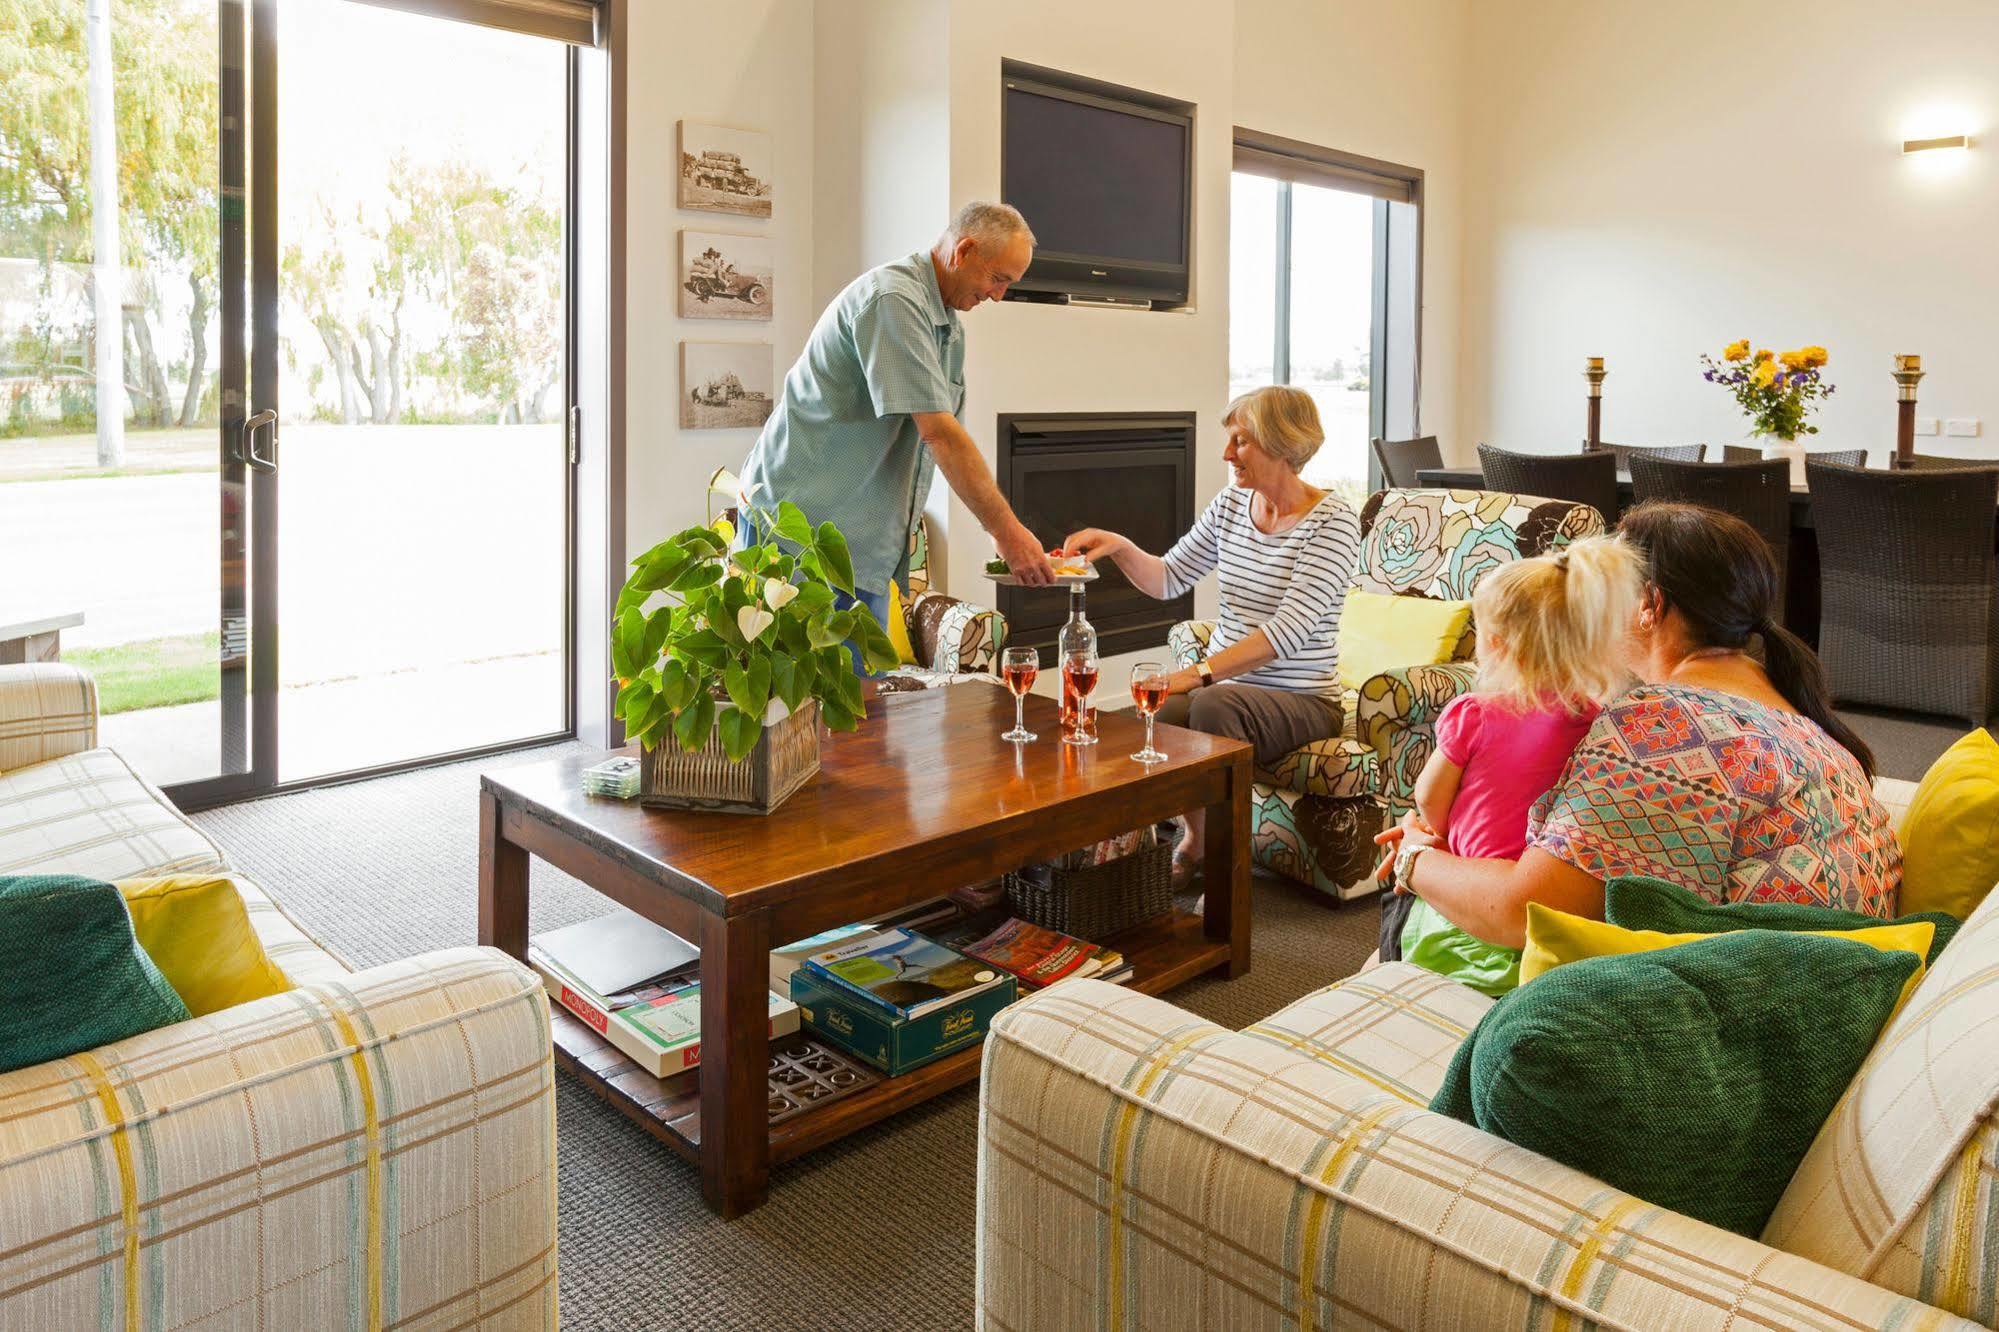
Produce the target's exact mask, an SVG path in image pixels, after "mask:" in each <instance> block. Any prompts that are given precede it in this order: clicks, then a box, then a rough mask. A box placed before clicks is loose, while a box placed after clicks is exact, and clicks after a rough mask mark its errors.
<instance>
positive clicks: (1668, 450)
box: [1583, 441, 1707, 472]
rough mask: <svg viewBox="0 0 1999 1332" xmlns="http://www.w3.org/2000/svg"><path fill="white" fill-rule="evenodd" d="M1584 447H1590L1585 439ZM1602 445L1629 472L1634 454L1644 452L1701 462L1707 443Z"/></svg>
mask: <svg viewBox="0 0 1999 1332" xmlns="http://www.w3.org/2000/svg"><path fill="white" fill-rule="evenodd" d="M1583 447H1585V448H1587V447H1589V445H1588V443H1587V441H1585V443H1584V446H1583ZM1601 447H1603V448H1606V449H1609V450H1610V451H1611V452H1612V453H1614V454H1616V455H1617V470H1618V471H1620V472H1628V471H1630V470H1631V458H1632V456H1633V455H1634V454H1640V453H1642V454H1644V455H1645V456H1646V457H1648V458H1672V459H1676V460H1677V461H1679V462H1699V461H1700V460H1701V450H1703V449H1705V448H1706V447H1707V445H1705V444H1660V445H1657V446H1652V445H1645V444H1611V443H1604V444H1603V445H1601Z"/></svg>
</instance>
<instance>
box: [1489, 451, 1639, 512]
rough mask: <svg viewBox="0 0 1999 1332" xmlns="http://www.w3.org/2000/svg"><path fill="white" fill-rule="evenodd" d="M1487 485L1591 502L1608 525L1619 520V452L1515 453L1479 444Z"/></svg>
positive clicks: (1504, 489)
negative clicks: (1617, 453)
mask: <svg viewBox="0 0 1999 1332" xmlns="http://www.w3.org/2000/svg"><path fill="white" fill-rule="evenodd" d="M1478 464H1479V468H1480V470H1481V471H1483V472H1484V474H1485V489H1487V490H1489V491H1500V492H1504V493H1511V494H1515V495H1537V496H1539V497H1540V498H1542V499H1556V500H1573V501H1575V502H1576V503H1578V504H1587V505H1589V506H1590V507H1591V508H1593V509H1595V510H1596V511H1597V513H1598V514H1599V515H1601V516H1602V518H1603V521H1604V523H1605V525H1609V524H1612V523H1614V522H1616V521H1617V455H1616V454H1614V453H1612V452H1610V451H1609V450H1608V449H1605V450H1603V451H1602V452H1599V453H1514V452H1511V451H1510V450H1507V449H1498V448H1494V447H1493V446H1492V445H1490V444H1481V445H1479V446H1478Z"/></svg>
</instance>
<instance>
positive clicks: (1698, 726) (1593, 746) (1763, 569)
mask: <svg viewBox="0 0 1999 1332" xmlns="http://www.w3.org/2000/svg"><path fill="white" fill-rule="evenodd" d="M1620 531H1621V533H1622V535H1623V537H1624V539H1625V540H1626V541H1628V542H1630V543H1631V544H1632V545H1634V546H1636V547H1637V549H1638V551H1639V553H1640V554H1641V555H1642V556H1643V557H1644V560H1645V565H1646V575H1645V586H1644V591H1643V594H1642V596H1641V598H1640V600H1639V604H1638V610H1637V613H1636V615H1635V616H1634V617H1633V621H1632V624H1631V628H1630V634H1629V637H1628V638H1627V640H1626V644H1625V661H1626V664H1627V665H1628V666H1629V668H1630V670H1631V672H1632V674H1633V675H1635V676H1636V677H1637V678H1638V680H1639V681H1640V682H1641V683H1639V684H1637V685H1635V686H1634V687H1633V688H1631V689H1630V690H1628V691H1627V692H1625V693H1624V694H1623V695H1622V696H1621V697H1620V698H1618V699H1617V700H1616V701H1615V702H1614V703H1612V704H1611V705H1610V706H1609V707H1607V708H1605V709H1604V711H1603V712H1602V713H1601V714H1599V715H1598V717H1597V719H1596V720H1595V722H1593V723H1592V724H1591V726H1590V729H1589V732H1588V734H1587V735H1585V736H1584V738H1583V741H1582V743H1581V744H1580V745H1578V746H1577V748H1576V751H1575V754H1574V756H1573V757H1571V759H1570V760H1569V763H1568V766H1567V768H1565V769H1564V771H1563V773H1562V776H1561V778H1560V780H1559V781H1558V782H1557V783H1556V785H1555V787H1554V789H1553V790H1551V791H1550V792H1548V794H1547V795H1545V796H1543V797H1542V798H1541V800H1540V801H1539V802H1538V803H1537V804H1536V806H1535V809H1534V813H1533V816H1532V817H1531V819H1530V820H1529V824H1528V834H1527V849H1526V851H1525V852H1523V853H1522V855H1521V856H1520V858H1519V859H1518V860H1479V859H1473V858H1469V857H1463V856H1453V855H1451V854H1450V853H1449V852H1448V851H1446V850H1445V849H1443V846H1442V844H1441V841H1440V839H1438V838H1437V837H1436V836H1435V835H1434V834H1432V833H1431V832H1430V831H1429V830H1428V829H1426V828H1425V827H1423V826H1422V823H1421V820H1420V819H1417V818H1414V817H1413V816H1412V817H1411V818H1407V819H1405V820H1404V822H1403V825H1402V826H1401V827H1398V828H1395V829H1391V830H1390V831H1389V832H1387V833H1384V834H1383V835H1382V837H1381V839H1380V840H1382V841H1385V842H1399V843H1400V846H1399V847H1398V849H1397V853H1396V855H1395V856H1394V857H1393V859H1392V860H1391V861H1390V862H1389V865H1390V868H1391V870H1392V874H1393V879H1394V885H1395V888H1396V891H1398V892H1413V893H1415V894H1417V895H1418V896H1420V897H1421V898H1422V899H1423V900H1424V902H1426V903H1427V904H1428V905H1429V906H1431V907H1432V908H1434V909H1435V910H1436V911H1438V912H1439V913H1440V914H1442V915H1443V916H1445V917H1446V918H1447V919H1449V920H1450V921H1451V922H1452V923H1453V924H1455V925H1457V926H1458V927H1459V928H1461V929H1463V930H1465V931H1466V932H1467V933H1470V934H1472V935H1475V936H1477V937H1478V938H1480V939H1483V940H1485V941H1487V942H1488V943H1494V944H1499V945H1502V946H1504V947H1508V948H1518V947H1520V946H1521V943H1522V942H1523V940H1524V937H1525V932H1526V919H1527V905H1528V903H1530V902H1540V903H1542V904H1544V905H1547V906H1551V907H1554V908H1555V909H1557V910H1560V911H1567V912H1570V913H1572V914H1575V915H1583V916H1591V917H1596V918H1601V916H1602V915H1603V885H1604V883H1605V882H1606V881H1607V880H1609V879H1612V878H1615V877H1617V876H1619V875H1624V874H1647V875H1651V876H1654V877H1656V878H1662V879H1667V880H1670V881H1672V882H1675V883H1678V884H1680V885H1682V886H1683V887H1686V888H1688V889H1689V890H1691V891H1693V892H1695V893H1697V894H1699V895H1700V896H1702V897H1704V898H1707V899H1708V900H1710V901H1714V902H1758V901H1765V902H1804V903H1811V904H1815V905H1820V906H1834V907H1843V908H1845V909H1847V910H1849V911H1861V912H1866V913H1867V914H1869V915H1874V916H1882V917H1888V916H1893V915H1894V914H1895V901H1896V897H1897V895H1898V894H1899V892H1900V890H1901V880H1902V854H1901V849H1900V847H1899V846H1898V845H1897V844H1896V841H1895V835H1894V832H1893V831H1892V829H1891V828H1890V826H1889V821H1888V814H1887V811H1886V810H1885V809H1883V808H1882V806H1881V804H1880V802H1879V801H1878V800H1876V799H1875V798H1874V793H1873V789H1872V786H1871V784H1870V779H1871V778H1872V776H1873V772H1874V756H1873V754H1872V753H1871V752H1869V750H1868V748H1867V746H1866V744H1865V743H1863V742H1862V741H1861V739H1860V737H1859V736H1857V735H1855V734H1854V733H1853V731H1852V730H1851V729H1850V728H1849V727H1848V726H1847V725H1846V724H1845V723H1844V722H1842V721H1841V720H1840V719H1839V718H1838V716H1836V715H1835V714H1834V712H1833V710H1832V702H1831V698H1830V696H1829V694H1828V691H1827V688H1826V680H1825V672H1824V669H1823V668H1822V667H1821V666H1820V665H1819V660H1818V658H1817V656H1815V655H1814V654H1813V652H1812V650H1811V649H1810V648H1809V647H1807V646H1805V644H1804V643H1803V642H1802V641H1801V640H1800V639H1799V638H1798V637H1797V636H1796V635H1795V634H1793V633H1791V632H1790V631H1789V630H1788V629H1785V628H1784V627H1783V626H1782V625H1781V624H1779V623H1778V622H1777V610H1778V600H1777V570H1776V565H1775V562H1774V561H1773V560H1772V559H1771V558H1770V552H1769V550H1768V548H1767V547H1766V546H1765V545H1764V544H1763V538H1762V537H1761V536H1759V535H1758V534H1757V532H1756V530H1755V529H1754V528H1752V527H1750V526H1749V525H1748V524H1747V523H1745V522H1743V521H1742V520H1741V519H1739V518H1734V517H1730V516H1728V515H1726V514H1722V513H1718V512H1716V511H1714V510H1712V509H1704V508H1700V507H1698V506H1695V505H1691V504H1645V505H1641V506H1639V507H1638V508H1636V509H1633V510H1632V511H1631V512H1630V513H1627V514H1626V515H1625V516H1624V521H1623V523H1622V525H1621V527H1620Z"/></svg>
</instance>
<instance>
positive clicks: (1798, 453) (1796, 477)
mask: <svg viewBox="0 0 1999 1332" xmlns="http://www.w3.org/2000/svg"><path fill="white" fill-rule="evenodd" d="M1754 438H1755V439H1756V441H1757V443H1759V444H1761V445H1762V446H1763V456H1764V457H1765V458H1783V459H1786V460H1788V461H1789V462H1790V464H1791V484H1792V485H1793V486H1802V485H1803V484H1805V446H1804V445H1802V444H1800V443H1798V441H1797V440H1795V439H1785V438H1784V437H1783V436H1782V435H1766V434H1763V433H1761V432H1758V433H1757V434H1756V436H1755V437H1754Z"/></svg>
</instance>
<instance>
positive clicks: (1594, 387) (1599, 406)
mask: <svg viewBox="0 0 1999 1332" xmlns="http://www.w3.org/2000/svg"><path fill="white" fill-rule="evenodd" d="M1608 373H1609V372H1608V371H1606V370H1605V369H1604V368H1603V358H1602V357H1601V356H1591V357H1588V358H1587V359H1585V360H1584V361H1583V378H1584V379H1587V380H1588V381H1589V426H1588V429H1587V432H1586V433H1585V434H1584V436H1583V452H1584V453H1595V452H1597V451H1598V450H1600V449H1601V448H1602V447H1603V377H1604V375H1606V374H1608Z"/></svg>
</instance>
